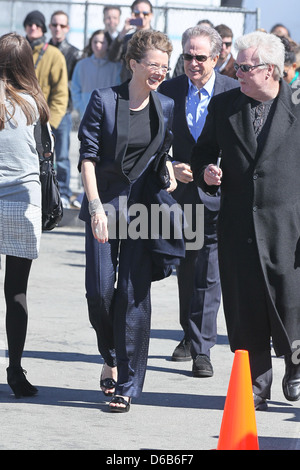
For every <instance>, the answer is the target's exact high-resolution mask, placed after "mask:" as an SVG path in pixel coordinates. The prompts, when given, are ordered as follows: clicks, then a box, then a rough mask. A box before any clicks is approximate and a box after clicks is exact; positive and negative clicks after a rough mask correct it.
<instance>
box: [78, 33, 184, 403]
mask: <svg viewBox="0 0 300 470" xmlns="http://www.w3.org/2000/svg"><path fill="white" fill-rule="evenodd" d="M171 51H172V45H171V43H170V41H169V40H168V38H167V37H166V36H165V35H164V34H163V33H161V32H158V31H139V32H137V33H135V34H134V36H133V38H132V39H131V41H130V43H129V45H128V50H127V56H126V60H127V65H128V67H129V68H130V70H131V72H132V78H131V80H129V81H128V82H126V83H123V84H122V85H120V86H116V87H112V88H108V89H98V90H95V91H94V92H93V94H92V96H91V99H90V102H89V104H88V107H87V110H86V112H85V115H84V117H83V119H82V122H81V125H80V129H79V139H80V141H81V147H80V160H79V170H80V171H81V173H82V179H83V184H84V189H85V196H84V200H83V204H82V208H81V213H80V218H81V219H83V220H85V222H86V297H87V303H88V310H89V318H90V321H91V324H92V326H93V327H94V329H95V331H96V335H97V341H98V348H99V351H100V354H101V355H102V357H103V359H104V366H103V369H102V374H101V378H100V386H101V389H102V391H103V392H104V394H105V395H106V396H113V398H112V400H111V402H110V404H109V407H110V410H111V411H119V412H124V411H128V410H129V407H130V400H131V397H137V396H138V395H139V394H140V393H141V390H142V387H143V382H144V378H145V371H146V364H147V357H148V344H149V337H150V315H151V304H150V286H151V282H152V280H153V257H152V254H151V249H149V246H150V245H149V244H147V242H146V241H145V239H142V238H141V237H138V238H136V237H132V236H130V234H128V233H127V234H126V236H125V234H124V221H125V226H126V227H127V228H128V226H129V224H130V221H131V219H128V209H129V208H130V207H132V205H133V204H138V203H143V201H144V200H145V199H147V198H148V196H149V194H147V195H146V196H147V197H145V191H146V190H145V188H146V187H147V188H149V187H150V188H153V185H152V184H150V185H149V179H150V178H153V175H154V168H156V167H157V166H158V167H159V166H161V165H158V161H157V159H158V158H161V157H162V156H164V155H166V154H167V152H168V150H169V148H170V145H171V142H172V133H171V127H172V118H173V104H174V103H173V100H172V99H170V98H168V97H165V96H163V95H161V94H159V93H157V92H156V89H157V87H158V86H159V85H160V83H161V82H162V81H163V80H164V78H165V76H166V73H167V71H168V63H169V58H170V54H171ZM165 168H168V171H169V175H170V185H169V187H168V188H167V191H168V193H170V192H171V191H173V190H174V189H175V187H176V180H175V178H174V174H173V170H172V165H171V163H170V162H168V161H167V162H166V164H165ZM163 169H164V168H163ZM155 178H156V180H155V181H156V182H155V184H154V186H155V185H156V189H157V187H158V181H159V178H158V177H157V176H155ZM147 191H149V189H147ZM159 191H163V192H164V193H165V195H166V194H167V193H166V191H165V190H164V189H161V186H159V187H158V192H159ZM164 197H165V196H164ZM169 197H170V204H171V203H174V202H175V201H174V200H173V198H172V196H171V195H170V194H169ZM124 201H125V203H124ZM122 227H123V229H122ZM122 230H123V231H122ZM175 251H176V250H175ZM171 252H172V251H171ZM172 254H173V255H174V252H172ZM175 256H176V253H175ZM116 279H117V282H116Z"/></svg>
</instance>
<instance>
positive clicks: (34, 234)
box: [0, 199, 41, 259]
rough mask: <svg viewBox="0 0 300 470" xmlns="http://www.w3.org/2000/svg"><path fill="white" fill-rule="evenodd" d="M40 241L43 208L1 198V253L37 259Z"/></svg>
mask: <svg viewBox="0 0 300 470" xmlns="http://www.w3.org/2000/svg"><path fill="white" fill-rule="evenodd" d="M40 241H41V209H40V208H39V207H37V206H34V205H32V204H28V203H26V202H12V201H6V200H5V199H2V200H0V253H1V254H3V255H11V256H17V257H19V258H27V259H35V258H37V257H38V253H39V248H40Z"/></svg>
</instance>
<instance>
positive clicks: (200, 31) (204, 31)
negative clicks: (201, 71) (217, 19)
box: [181, 25, 222, 59]
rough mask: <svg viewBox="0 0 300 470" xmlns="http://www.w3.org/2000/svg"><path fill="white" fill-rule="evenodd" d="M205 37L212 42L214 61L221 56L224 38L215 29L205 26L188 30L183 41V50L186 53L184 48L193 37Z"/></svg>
mask: <svg viewBox="0 0 300 470" xmlns="http://www.w3.org/2000/svg"><path fill="white" fill-rule="evenodd" d="M199 36H200V37H204V38H208V39H209V41H210V45H211V46H210V54H211V56H212V58H213V59H214V58H215V57H216V56H217V55H220V52H221V50H222V38H221V36H220V35H219V33H218V32H217V31H216V30H215V28H211V27H210V26H205V25H197V26H193V27H192V28H188V29H187V30H186V31H184V33H183V35H182V39H181V44H182V50H183V51H184V46H185V44H186V42H187V41H188V40H189V39H190V38H192V37H199Z"/></svg>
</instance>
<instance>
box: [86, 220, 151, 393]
mask: <svg viewBox="0 0 300 470" xmlns="http://www.w3.org/2000/svg"><path fill="white" fill-rule="evenodd" d="M151 266H152V262H151V256H150V253H148V252H147V251H145V243H144V242H143V240H141V239H138V240H131V239H129V238H128V239H126V240H118V239H117V240H110V241H109V242H107V243H104V244H101V243H99V242H97V240H95V239H94V237H93V235H92V231H91V228H90V226H89V224H86V296H87V302H88V310H89V318H90V322H91V324H92V326H93V328H94V329H95V332H96V335H97V342H98V349H99V352H100V354H101V355H102V357H103V359H104V362H106V363H107V364H108V365H109V366H111V367H113V366H116V365H117V367H118V382H117V386H116V394H118V395H123V396H130V397H137V396H139V395H140V393H141V391H142V387H143V383H144V378H145V373H146V367H147V358H148V348H149V338H150V319H151V303H150V287H151V278H152V269H151Z"/></svg>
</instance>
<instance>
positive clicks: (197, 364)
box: [192, 354, 214, 377]
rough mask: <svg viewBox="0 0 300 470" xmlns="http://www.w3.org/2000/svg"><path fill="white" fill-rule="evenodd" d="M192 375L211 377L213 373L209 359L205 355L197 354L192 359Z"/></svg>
mask: <svg viewBox="0 0 300 470" xmlns="http://www.w3.org/2000/svg"><path fill="white" fill-rule="evenodd" d="M192 373H193V376H194V377H212V376H213V375H214V371H213V367H212V364H211V362H210V359H209V357H208V356H206V355H205V354H198V356H196V358H195V359H193V369H192Z"/></svg>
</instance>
